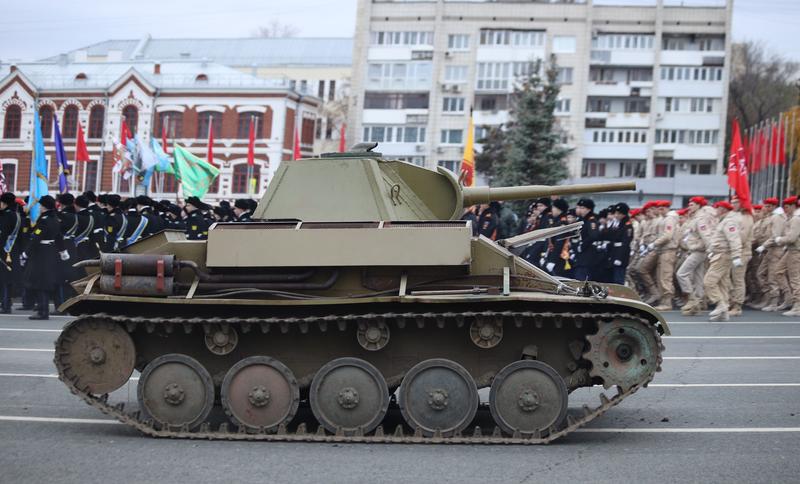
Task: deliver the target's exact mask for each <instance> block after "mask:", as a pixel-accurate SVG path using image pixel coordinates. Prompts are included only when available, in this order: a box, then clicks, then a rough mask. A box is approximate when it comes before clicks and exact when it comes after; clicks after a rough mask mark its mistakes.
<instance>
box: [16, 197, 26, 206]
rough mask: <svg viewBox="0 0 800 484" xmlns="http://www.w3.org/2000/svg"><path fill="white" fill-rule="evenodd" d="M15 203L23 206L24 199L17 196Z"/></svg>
mask: <svg viewBox="0 0 800 484" xmlns="http://www.w3.org/2000/svg"><path fill="white" fill-rule="evenodd" d="M17 205H19V206H20V207H24V206H25V200H23V199H21V198H17Z"/></svg>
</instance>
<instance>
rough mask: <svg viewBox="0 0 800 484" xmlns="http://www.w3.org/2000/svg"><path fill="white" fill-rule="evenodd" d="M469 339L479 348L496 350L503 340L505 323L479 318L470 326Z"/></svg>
mask: <svg viewBox="0 0 800 484" xmlns="http://www.w3.org/2000/svg"><path fill="white" fill-rule="evenodd" d="M469 337H470V339H471V340H472V342H473V343H475V346H477V347H478V348H485V349H488V348H494V347H495V346H497V345H499V344H500V341H501V340H502V339H503V321H502V320H499V321H492V320H489V319H484V318H478V319H476V320H475V321H473V322H472V324H471V325H470V326H469Z"/></svg>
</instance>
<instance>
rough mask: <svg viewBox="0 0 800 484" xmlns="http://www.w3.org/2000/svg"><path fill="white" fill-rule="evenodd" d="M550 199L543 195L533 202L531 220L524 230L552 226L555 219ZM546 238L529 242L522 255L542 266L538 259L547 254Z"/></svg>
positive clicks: (534, 263)
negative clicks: (551, 210)
mask: <svg viewBox="0 0 800 484" xmlns="http://www.w3.org/2000/svg"><path fill="white" fill-rule="evenodd" d="M550 205H551V201H550V199H549V198H546V197H543V198H540V199H538V200H536V202H534V203H533V214H532V218H533V220H532V221H531V223H530V224H529V225H528V226H526V227H525V232H530V231H532V230H541V229H549V228H551V227H553V225H554V223H555V220H554V219H553V216H552V214H551V212H550ZM547 244H548V242H547V240H540V241H538V242H534V243H533V244H531V245H530V246H529V247H528V248H527V249H525V252H523V254H522V256H523V257H524V258H525V260H527V261H528V262H530V263H531V264H533V265H535V266H538V267H540V268H542V267H543V266H542V265H541V264H540V262H539V261H540V260H542V259H543V258H544V257H545V255H546V254H547Z"/></svg>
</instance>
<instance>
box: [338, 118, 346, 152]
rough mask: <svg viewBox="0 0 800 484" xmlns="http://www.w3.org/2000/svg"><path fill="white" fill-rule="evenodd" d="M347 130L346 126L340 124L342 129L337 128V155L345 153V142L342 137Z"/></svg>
mask: <svg viewBox="0 0 800 484" xmlns="http://www.w3.org/2000/svg"><path fill="white" fill-rule="evenodd" d="M346 130H347V125H346V124H344V123H342V127H341V128H339V153H344V152H345V151H347V141H346V140H345V137H344V132H345V131H346Z"/></svg>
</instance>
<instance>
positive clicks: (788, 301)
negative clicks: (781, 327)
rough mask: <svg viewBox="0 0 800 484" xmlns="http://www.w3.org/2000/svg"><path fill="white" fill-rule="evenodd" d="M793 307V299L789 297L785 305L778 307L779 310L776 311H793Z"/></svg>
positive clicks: (785, 300) (784, 302)
mask: <svg viewBox="0 0 800 484" xmlns="http://www.w3.org/2000/svg"><path fill="white" fill-rule="evenodd" d="M793 306H794V304H793V301H792V298H791V297H790V296H789V297H787V298H786V299H784V301H783V303H782V304H781V305H780V306H778V309H776V311H786V310H787V309H791V308H792V307H793Z"/></svg>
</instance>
